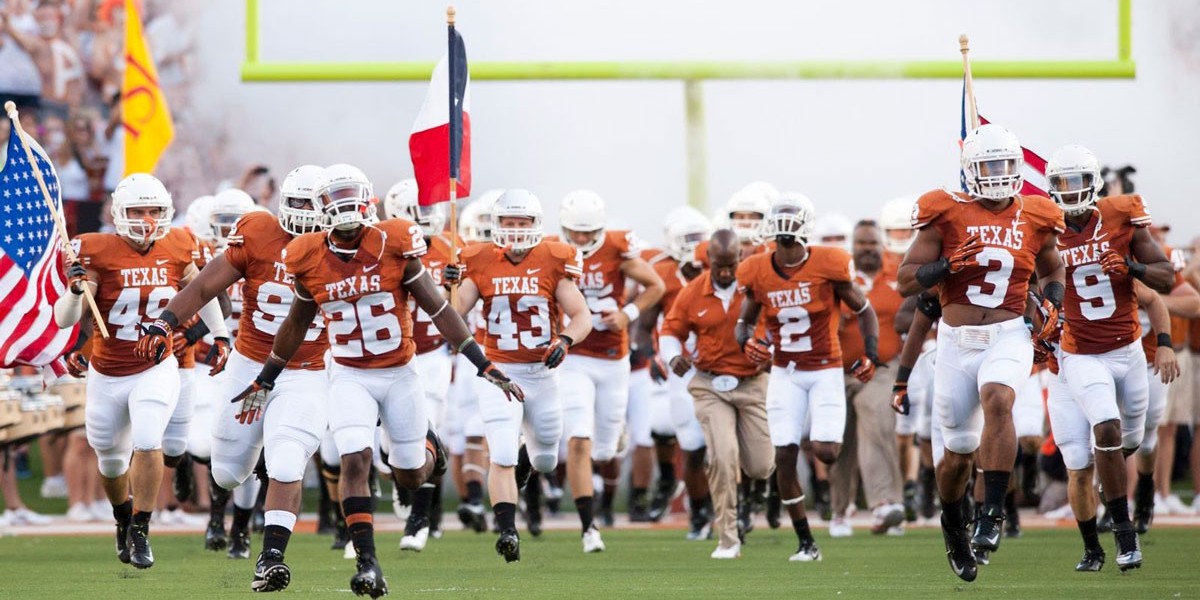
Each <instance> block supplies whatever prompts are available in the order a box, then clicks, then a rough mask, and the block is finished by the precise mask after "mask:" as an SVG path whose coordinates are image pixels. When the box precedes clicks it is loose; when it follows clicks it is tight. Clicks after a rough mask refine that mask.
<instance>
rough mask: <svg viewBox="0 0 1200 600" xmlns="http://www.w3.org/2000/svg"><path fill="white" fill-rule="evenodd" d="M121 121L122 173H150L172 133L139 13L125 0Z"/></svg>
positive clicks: (134, 4) (131, 1)
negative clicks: (123, 164)
mask: <svg viewBox="0 0 1200 600" xmlns="http://www.w3.org/2000/svg"><path fill="white" fill-rule="evenodd" d="M121 124H122V125H124V129H125V174H126V175H129V174H130V173H153V172H154V166H155V165H157V164H158V158H159V157H160V156H162V153H163V150H165V149H166V147H167V145H168V144H170V143H171V138H173V137H175V128H174V126H173V125H172V124H171V110H170V109H169V108H168V107H167V99H166V97H165V96H163V93H162V88H160V87H159V85H158V70H157V69H155V68H154V59H153V58H152V57H151V56H150V48H149V46H147V45H146V36H145V35H144V34H143V33H142V15H141V14H139V13H138V7H137V3H136V2H135V1H134V0H125V78H124V79H123V80H122V81H121Z"/></svg>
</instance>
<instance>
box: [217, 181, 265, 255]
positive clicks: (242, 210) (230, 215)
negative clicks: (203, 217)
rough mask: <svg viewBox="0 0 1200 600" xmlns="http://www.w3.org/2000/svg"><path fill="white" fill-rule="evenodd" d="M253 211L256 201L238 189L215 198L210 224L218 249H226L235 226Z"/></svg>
mask: <svg viewBox="0 0 1200 600" xmlns="http://www.w3.org/2000/svg"><path fill="white" fill-rule="evenodd" d="M251 210H254V199H253V198H251V197H250V194H247V193H246V192H243V191H242V190H239V189H237V188H229V189H227V190H224V191H222V192H219V193H218V194H217V195H216V196H214V197H213V201H212V206H211V207H210V209H209V215H208V223H209V229H210V230H211V232H212V238H213V241H214V242H216V244H217V247H218V248H224V247H225V244H226V242H227V241H228V238H229V231H230V230H231V229H233V224H234V223H236V222H237V220H238V219H240V218H242V215H244V214H246V213H248V212H250V211H251Z"/></svg>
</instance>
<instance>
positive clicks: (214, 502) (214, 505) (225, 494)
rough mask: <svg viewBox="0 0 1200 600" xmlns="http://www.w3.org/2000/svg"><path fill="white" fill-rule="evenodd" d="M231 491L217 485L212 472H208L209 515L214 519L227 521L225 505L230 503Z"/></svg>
mask: <svg viewBox="0 0 1200 600" xmlns="http://www.w3.org/2000/svg"><path fill="white" fill-rule="evenodd" d="M230 495H231V494H230V491H229V490H227V489H225V488H223V487H221V486H219V485H217V480H215V479H213V476H212V472H211V471H210V472H209V474H208V501H209V508H208V516H209V518H210V519H212V520H213V521H221V522H222V523H223V522H224V521H225V506H226V505H227V504H229V496H230Z"/></svg>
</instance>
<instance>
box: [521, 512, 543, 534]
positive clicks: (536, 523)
mask: <svg viewBox="0 0 1200 600" xmlns="http://www.w3.org/2000/svg"><path fill="white" fill-rule="evenodd" d="M525 523H526V524H527V525H528V526H529V535H532V536H533V537H542V509H541V508H534V509H532V510H530V511H528V512H527V513H526V514H525Z"/></svg>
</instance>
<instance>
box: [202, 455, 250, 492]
mask: <svg viewBox="0 0 1200 600" xmlns="http://www.w3.org/2000/svg"><path fill="white" fill-rule="evenodd" d="M210 472H211V473H212V478H213V481H214V482H216V484H217V485H219V486H221V488H222V489H226V490H232V489H234V488H236V487H237V486H239V485H241V484H242V482H243V481H245V479H246V477H245V475H243V474H242V473H238V472H237V470H236V469H234V468H233V467H231V466H230V465H228V464H222V463H220V462H217V461H213V463H212V465H211V469H210Z"/></svg>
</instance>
